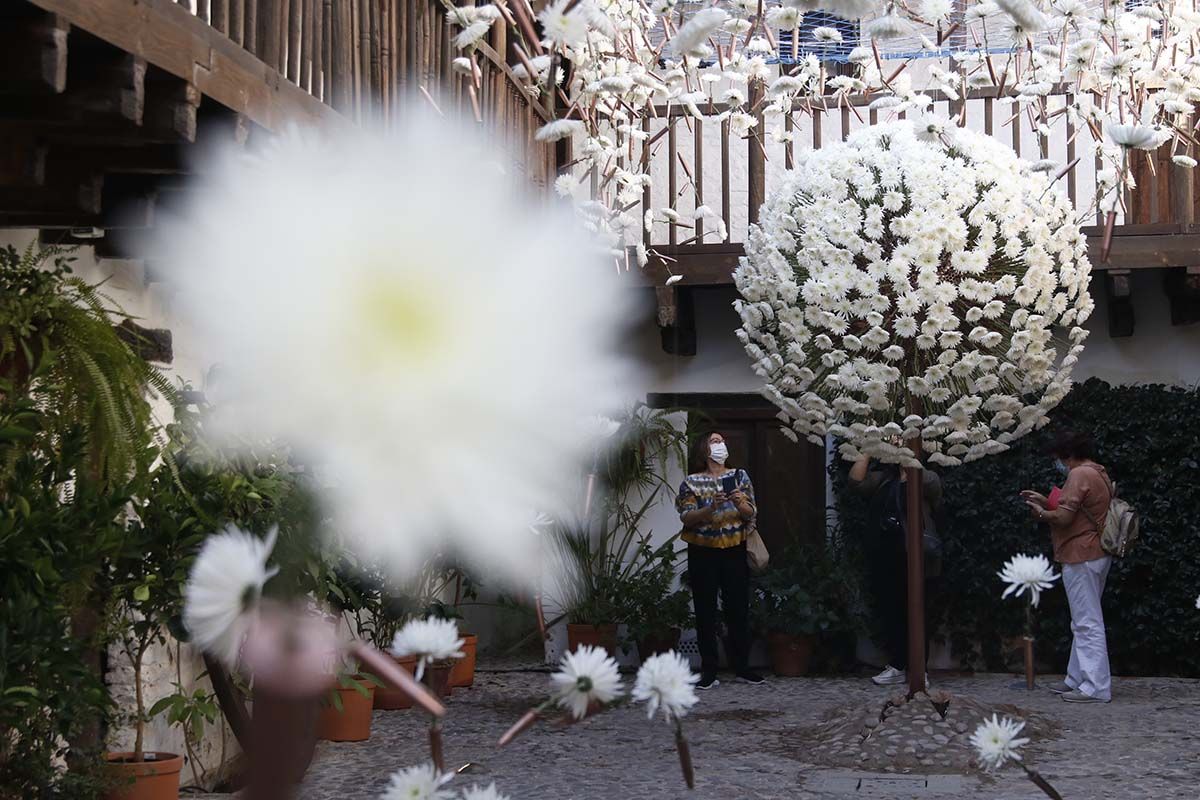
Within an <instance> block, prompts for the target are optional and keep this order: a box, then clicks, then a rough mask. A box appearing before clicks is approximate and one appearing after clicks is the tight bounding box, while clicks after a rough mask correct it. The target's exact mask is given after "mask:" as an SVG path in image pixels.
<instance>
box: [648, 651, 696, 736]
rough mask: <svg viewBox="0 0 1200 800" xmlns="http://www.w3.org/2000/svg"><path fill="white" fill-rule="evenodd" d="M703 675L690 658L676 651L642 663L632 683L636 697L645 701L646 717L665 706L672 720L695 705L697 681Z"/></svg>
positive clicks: (664, 712) (666, 715) (666, 714)
mask: <svg viewBox="0 0 1200 800" xmlns="http://www.w3.org/2000/svg"><path fill="white" fill-rule="evenodd" d="M699 680H700V676H699V675H697V674H696V673H694V672H692V669H691V667H690V666H688V662H687V659H685V658H684V657H683V656H681V655H679V654H678V653H676V652H675V651H674V650H672V651H670V652H667V653H658V654H657V655H653V656H651V657H650V658H648V659H646V660H645V661H644V662H642V666H641V668H640V669H638V673H637V680H636V681H635V682H634V685H633V699H634V700H638V701H642V700H644V701H646V716H647V717H651V718H653V717H654V712H655V711H657V710H658V709H659V708H662V711H663V716H664V717H665V718H666V719H667V721H668V722H670V721H671V720H672V719H679V718H680V717H682V716H684V715H685V714H687V712H688V710H689V709H691V707H692V706H694V705H696V702H697V700H698V698H697V697H696V688H695V686H696V682H697V681H699Z"/></svg>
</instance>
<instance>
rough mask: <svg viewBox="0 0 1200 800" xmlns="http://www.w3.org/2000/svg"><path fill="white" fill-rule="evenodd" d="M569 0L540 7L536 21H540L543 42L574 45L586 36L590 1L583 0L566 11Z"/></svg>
mask: <svg viewBox="0 0 1200 800" xmlns="http://www.w3.org/2000/svg"><path fill="white" fill-rule="evenodd" d="M569 5H571V0H558V1H557V2H555V3H551V4H550V5H548V6H546V7H545V8H543V9H542V11H541V13H540V14H538V22H540V23H542V34H543V35H544V36H545V37H546V38H545V39H544V40H543V42H544V43H546V44H547V45H551V44H553V45H558V46H559V47H575V46H576V45H579V44H582V43H583V40H584V39H586V38H587V32H588V21H589V19H590V11H591V3H590V2H589V1H588V0H583V2H581V3H575V4H574V7H573V8H572V9H571V10H570V11H567V6H569Z"/></svg>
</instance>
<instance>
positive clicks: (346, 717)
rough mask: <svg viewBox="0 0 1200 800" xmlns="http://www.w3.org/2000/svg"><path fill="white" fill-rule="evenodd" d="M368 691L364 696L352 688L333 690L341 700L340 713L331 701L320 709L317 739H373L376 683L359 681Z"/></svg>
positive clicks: (333, 740)
mask: <svg viewBox="0 0 1200 800" xmlns="http://www.w3.org/2000/svg"><path fill="white" fill-rule="evenodd" d="M357 680H358V683H359V685H360V686H362V687H363V688H364V689H366V690H367V693H366V694H365V695H364V694H363V693H362V692H359V691H358V690H356V689H354V688H353V687H343V686H337V687H335V688H334V689H333V690H332V691H335V692H337V694H338V696H339V697H340V698H341V701H342V707H341V709H340V710H339V709H338V707H337V706H335V705H334V704H333V703H332V702H327V703H326V704H325V705H323V706H321V716H320V717H319V718H318V720H317V738H318V739H325V740H327V741H330V742H362V741H365V740H366V739H368V738H369V737H370V736H371V708H372V707H373V705H374V699H375V684H373V683H371V682H370V681H367V680H363V679H361V678H360V679H357Z"/></svg>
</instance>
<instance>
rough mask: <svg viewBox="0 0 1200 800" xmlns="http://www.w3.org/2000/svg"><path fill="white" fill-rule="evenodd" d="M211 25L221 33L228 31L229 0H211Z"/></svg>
mask: <svg viewBox="0 0 1200 800" xmlns="http://www.w3.org/2000/svg"><path fill="white" fill-rule="evenodd" d="M212 26H213V27H214V28H216V29H217V30H218V31H220V32H221V33H224V34H228V33H229V0H212Z"/></svg>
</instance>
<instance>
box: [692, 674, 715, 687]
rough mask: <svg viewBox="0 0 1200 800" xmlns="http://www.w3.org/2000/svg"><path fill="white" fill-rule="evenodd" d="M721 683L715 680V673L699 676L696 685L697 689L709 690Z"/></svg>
mask: <svg viewBox="0 0 1200 800" xmlns="http://www.w3.org/2000/svg"><path fill="white" fill-rule="evenodd" d="M720 685H721V682H720V681H719V680H717V673H715V672H705V673H703V674H702V675H701V676H700V682H699V683H697V684H696V688H697V689H711V688H713V687H714V686H720Z"/></svg>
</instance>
